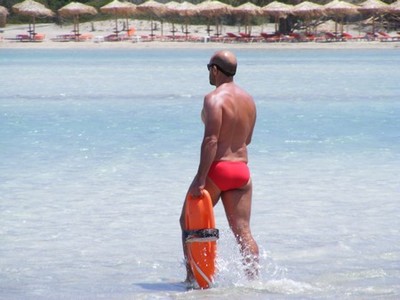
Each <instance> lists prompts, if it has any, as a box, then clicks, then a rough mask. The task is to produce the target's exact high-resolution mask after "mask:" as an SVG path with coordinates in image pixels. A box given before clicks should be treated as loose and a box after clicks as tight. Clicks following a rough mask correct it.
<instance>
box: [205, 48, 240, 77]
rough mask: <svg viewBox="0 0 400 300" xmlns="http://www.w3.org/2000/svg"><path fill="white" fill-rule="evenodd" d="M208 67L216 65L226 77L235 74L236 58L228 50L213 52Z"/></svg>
mask: <svg viewBox="0 0 400 300" xmlns="http://www.w3.org/2000/svg"><path fill="white" fill-rule="evenodd" d="M210 65H216V66H217V67H218V68H219V69H220V70H221V71H222V72H223V73H224V74H225V75H227V76H234V75H235V74H236V68H237V60H236V56H235V54H233V53H232V52H230V51H228V50H221V51H218V52H215V53H214V55H213V56H212V57H211V59H210Z"/></svg>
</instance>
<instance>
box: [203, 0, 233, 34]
mask: <svg viewBox="0 0 400 300" xmlns="http://www.w3.org/2000/svg"><path fill="white" fill-rule="evenodd" d="M197 7H198V9H199V14H200V15H202V16H204V17H206V18H208V19H209V20H211V19H212V18H215V20H216V28H217V32H216V35H217V36H218V35H219V34H220V33H219V29H218V27H219V17H221V16H223V15H227V14H229V13H230V11H231V9H232V8H233V7H232V6H231V5H228V4H225V3H222V2H220V1H217V0H206V1H203V2H201V3H199V4H197ZM210 31H211V29H210V24H207V32H208V33H210Z"/></svg>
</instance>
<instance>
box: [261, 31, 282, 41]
mask: <svg viewBox="0 0 400 300" xmlns="http://www.w3.org/2000/svg"><path fill="white" fill-rule="evenodd" d="M260 36H261V37H262V38H263V39H264V41H265V42H270V43H277V42H280V41H281V37H282V34H280V33H272V34H269V33H266V32H261V33H260Z"/></svg>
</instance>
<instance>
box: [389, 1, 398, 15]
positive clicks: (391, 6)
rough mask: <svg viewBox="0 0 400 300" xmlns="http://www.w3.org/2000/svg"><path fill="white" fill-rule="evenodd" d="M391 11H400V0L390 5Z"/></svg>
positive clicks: (395, 12) (396, 12)
mask: <svg viewBox="0 0 400 300" xmlns="http://www.w3.org/2000/svg"><path fill="white" fill-rule="evenodd" d="M389 12H391V13H394V14H398V13H400V0H397V1H396V2H393V3H392V4H390V5H389Z"/></svg>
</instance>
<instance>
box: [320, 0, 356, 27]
mask: <svg viewBox="0 0 400 300" xmlns="http://www.w3.org/2000/svg"><path fill="white" fill-rule="evenodd" d="M324 7H325V12H326V15H328V16H332V17H334V18H340V19H341V20H342V22H341V23H342V28H341V33H343V19H344V17H345V16H352V15H357V14H358V13H359V11H358V6H357V5H354V4H351V3H348V2H345V1H341V0H333V1H331V2H329V3H327V4H325V5H324ZM335 31H336V32H337V31H338V30H337V20H335Z"/></svg>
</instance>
